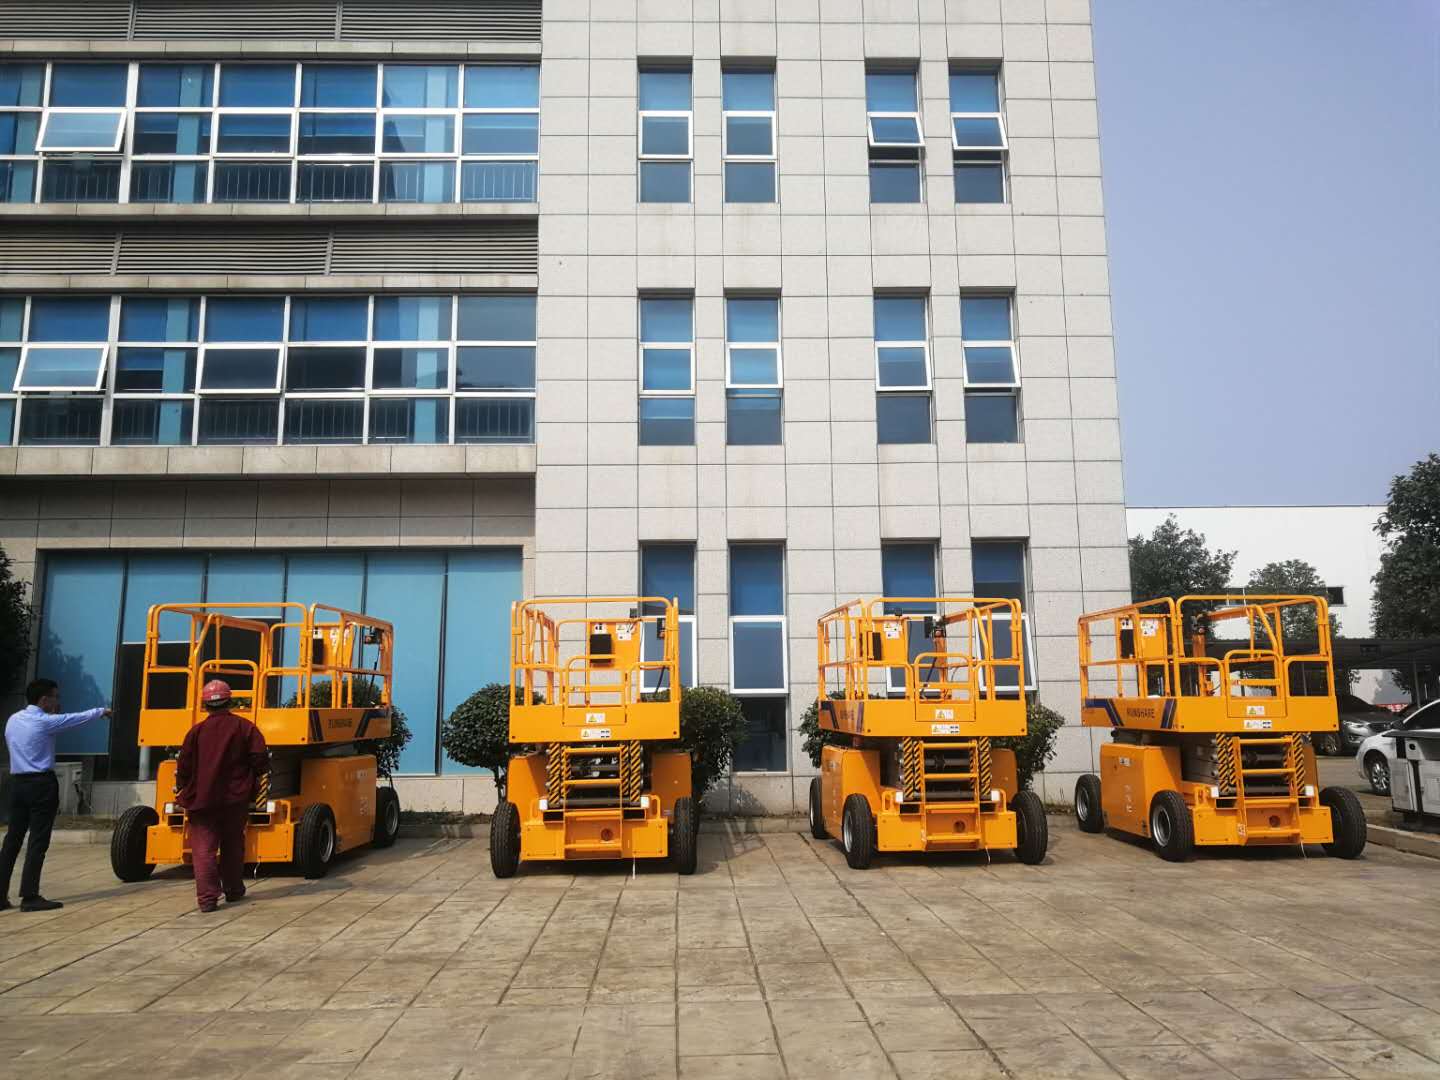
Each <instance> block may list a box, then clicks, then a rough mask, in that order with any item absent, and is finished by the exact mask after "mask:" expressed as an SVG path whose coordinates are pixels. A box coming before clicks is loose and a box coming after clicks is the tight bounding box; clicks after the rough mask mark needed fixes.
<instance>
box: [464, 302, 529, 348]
mask: <svg viewBox="0 0 1440 1080" xmlns="http://www.w3.org/2000/svg"><path fill="white" fill-rule="evenodd" d="M459 337H460V339H461V340H463V341H534V340H535V297H534V295H533V294H531V295H528V296H524V295H509V296H505V295H497V296H462V297H461V298H460V320H459Z"/></svg>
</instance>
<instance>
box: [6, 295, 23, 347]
mask: <svg viewBox="0 0 1440 1080" xmlns="http://www.w3.org/2000/svg"><path fill="white" fill-rule="evenodd" d="M24 330H25V301H24V300H23V299H22V298H21V297H18V296H0V341H19V340H20V337H21V334H22V333H23V332H24Z"/></svg>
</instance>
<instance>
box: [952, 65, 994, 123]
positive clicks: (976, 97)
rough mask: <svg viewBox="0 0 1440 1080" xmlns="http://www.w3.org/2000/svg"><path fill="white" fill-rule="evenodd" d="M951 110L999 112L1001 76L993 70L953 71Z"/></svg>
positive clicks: (961, 111)
mask: <svg viewBox="0 0 1440 1080" xmlns="http://www.w3.org/2000/svg"><path fill="white" fill-rule="evenodd" d="M950 111H951V112H960V113H966V112H980V113H983V112H999V111H1000V76H999V75H998V74H997V73H996V72H993V71H952V72H951V73H950Z"/></svg>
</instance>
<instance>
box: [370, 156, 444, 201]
mask: <svg viewBox="0 0 1440 1080" xmlns="http://www.w3.org/2000/svg"><path fill="white" fill-rule="evenodd" d="M380 201H381V202H411V203H435V202H454V201H455V166H453V165H451V164H450V163H449V162H448V161H382V162H381V163H380Z"/></svg>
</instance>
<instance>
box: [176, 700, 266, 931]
mask: <svg viewBox="0 0 1440 1080" xmlns="http://www.w3.org/2000/svg"><path fill="white" fill-rule="evenodd" d="M200 704H201V705H202V706H203V707H204V708H205V711H206V712H207V713H208V714H209V715H208V716H206V717H205V719H204V720H202V721H200V723H198V724H196V725H195V726H194V727H192V728H191V729H190V730H189V732H188V733H187V734H186V735H185V745H184V746H182V747H181V748H180V760H179V762H178V763H177V764H176V767H175V784H176V790H177V792H178V795H177V798H178V801H179V803H180V805H181V806H183V807H184V808H185V809H186V811H187V812H188V814H189V816H190V857H191V861H192V862H193V864H194V867H195V897H196V899H197V900H198V901H199V904H200V910H201V911H214V910H215V907H216V905H217V904H218V903H219V902H220V893H221V890H222V888H223V890H224V893H225V899H226V900H227V901H228V902H229V903H232V904H234V903H237V902H238V901H240V900H241V899H243V898H244V896H245V823H246V821H247V820H248V819H249V817H250V805H251V803H252V802H253V801H254V799H255V792H256V790H258V787H259V784H260V779H261V777H263V776H264V775H265V774H266V773H267V772H269V769H270V752H269V749H268V748H267V747H266V746H265V736H263V735H261V734H260V729H259V728H257V727H256V726H255V725H254V724H252V723H251V722H250V721H249V720H246V719H245V718H244V717H243V716H237V715H236V714H235V713H233V712H231V711H230V686H229V684H228V683H225V682H223V681H221V680H220V679H212V680H211V681H210V682H208V683H206V684H205V686H204V688H203V689H202V690H201V691H200ZM217 849H218V850H219V853H220V857H219V865H218V871H217V865H216V862H217V860H216V857H215V853H216V850H217Z"/></svg>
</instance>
